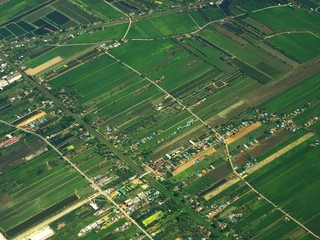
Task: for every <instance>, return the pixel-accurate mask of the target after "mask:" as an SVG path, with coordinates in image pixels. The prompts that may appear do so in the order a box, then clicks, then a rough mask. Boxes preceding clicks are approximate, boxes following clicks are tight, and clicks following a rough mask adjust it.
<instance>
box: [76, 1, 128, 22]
mask: <svg viewBox="0 0 320 240" xmlns="http://www.w3.org/2000/svg"><path fill="white" fill-rule="evenodd" d="M81 3H82V4H83V5H84V6H85V7H86V8H87V10H88V11H90V12H93V13H94V14H95V13H96V14H97V15H98V16H101V15H102V16H103V17H104V18H107V19H113V18H119V17H124V15H123V14H122V13H120V12H119V11H117V10H115V9H114V8H113V7H111V6H110V5H108V4H107V3H106V2H104V1H103V0H98V1H96V0H89V1H84V0H81Z"/></svg>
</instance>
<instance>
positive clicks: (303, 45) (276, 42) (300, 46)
mask: <svg viewBox="0 0 320 240" xmlns="http://www.w3.org/2000/svg"><path fill="white" fill-rule="evenodd" d="M267 42H268V43H270V44H272V45H273V46H275V47H276V48H278V49H280V50H282V51H284V52H285V53H286V54H287V55H288V56H291V57H293V58H294V59H297V60H300V61H302V62H304V61H308V60H310V59H312V58H314V57H316V56H318V55H319V54H320V48H319V46H320V37H316V36H314V35H312V34H309V33H297V34H283V35H278V36H275V37H272V38H270V39H267Z"/></svg>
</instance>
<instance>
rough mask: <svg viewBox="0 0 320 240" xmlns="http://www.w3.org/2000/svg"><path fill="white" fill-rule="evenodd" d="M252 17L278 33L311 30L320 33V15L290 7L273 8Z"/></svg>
mask: <svg viewBox="0 0 320 240" xmlns="http://www.w3.org/2000/svg"><path fill="white" fill-rule="evenodd" d="M252 16H253V17H254V18H255V19H257V20H258V21H260V22H262V23H263V24H265V25H266V26H268V27H270V28H271V29H273V30H274V31H276V32H284V31H299V30H300V31H301V30H309V31H312V32H316V33H320V29H319V24H318V23H319V21H320V15H319V14H317V13H316V12H312V13H307V12H305V11H303V10H300V9H293V8H290V7H279V8H272V9H268V10H265V11H260V12H256V13H253V14H252Z"/></svg>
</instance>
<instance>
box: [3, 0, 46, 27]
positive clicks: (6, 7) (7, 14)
mask: <svg viewBox="0 0 320 240" xmlns="http://www.w3.org/2000/svg"><path fill="white" fill-rule="evenodd" d="M40 3H42V1H41V0H26V1H20V0H10V1H6V2H5V3H2V4H1V5H0V13H1V17H0V23H2V22H5V21H7V20H9V19H11V18H13V17H16V16H17V15H18V14H20V13H23V12H24V11H27V10H30V9H31V8H33V7H36V6H37V5H39V4H40Z"/></svg>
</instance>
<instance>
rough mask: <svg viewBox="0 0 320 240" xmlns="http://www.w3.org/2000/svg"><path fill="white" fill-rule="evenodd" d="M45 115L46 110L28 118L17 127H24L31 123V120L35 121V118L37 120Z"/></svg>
mask: <svg viewBox="0 0 320 240" xmlns="http://www.w3.org/2000/svg"><path fill="white" fill-rule="evenodd" d="M45 115H47V114H46V113H45V112H40V113H38V114H36V115H34V116H33V117H31V118H28V119H26V120H25V121H23V122H22V123H19V124H18V125H17V127H23V126H25V125H27V124H28V123H31V122H33V121H35V120H37V119H39V118H41V117H43V116H45Z"/></svg>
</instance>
